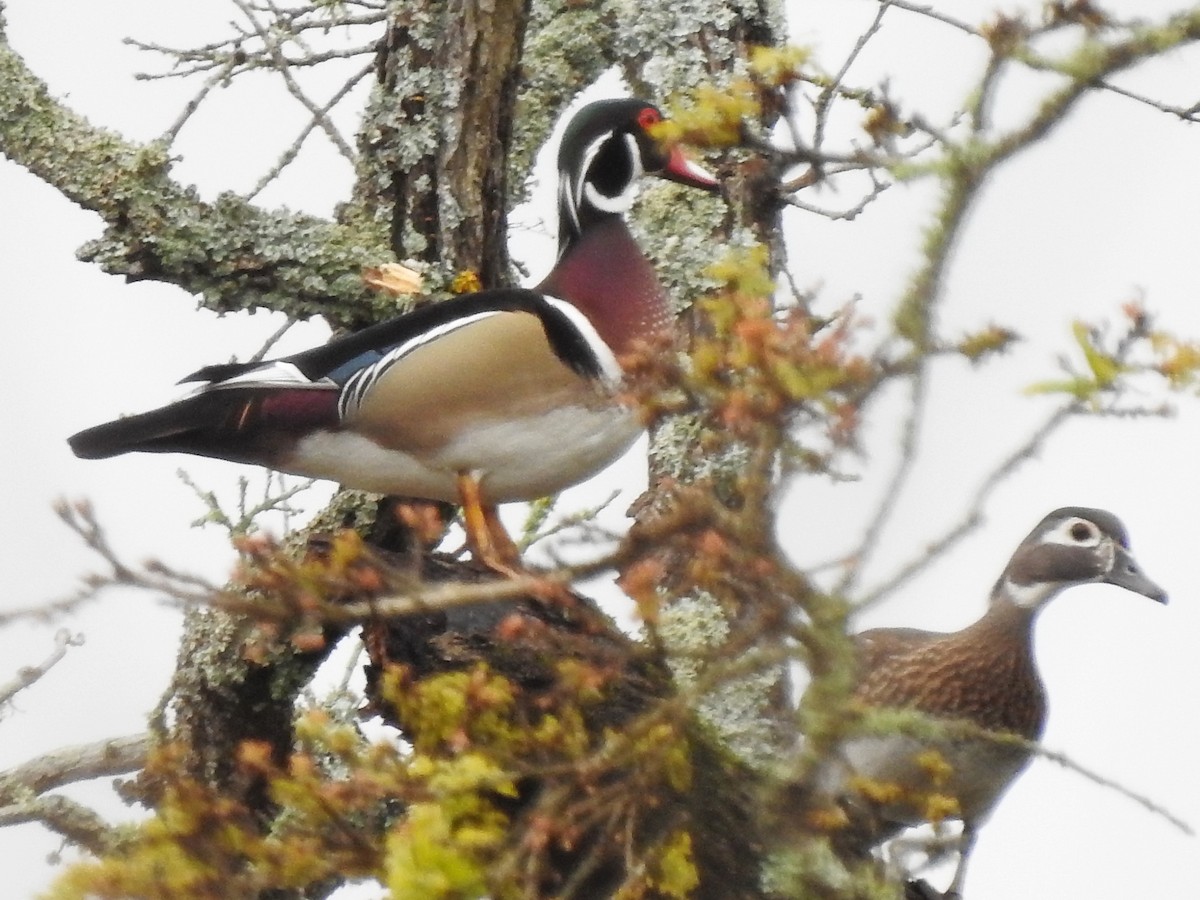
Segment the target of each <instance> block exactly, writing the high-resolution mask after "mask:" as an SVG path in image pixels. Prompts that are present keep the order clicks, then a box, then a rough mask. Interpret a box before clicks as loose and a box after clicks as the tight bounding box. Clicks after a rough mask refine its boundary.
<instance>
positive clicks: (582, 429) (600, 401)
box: [69, 99, 717, 571]
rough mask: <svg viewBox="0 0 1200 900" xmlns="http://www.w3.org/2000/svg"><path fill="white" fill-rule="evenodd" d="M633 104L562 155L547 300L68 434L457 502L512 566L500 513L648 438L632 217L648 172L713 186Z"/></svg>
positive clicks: (510, 298) (467, 303)
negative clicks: (637, 365) (636, 378)
mask: <svg viewBox="0 0 1200 900" xmlns="http://www.w3.org/2000/svg"><path fill="white" fill-rule="evenodd" d="M661 120H662V115H661V114H660V113H659V111H658V110H657V109H656V108H655V107H653V106H651V105H650V104H648V103H645V102H643V101H640V100H634V99H620V100H604V101H600V102H597V103H592V104H590V105H588V106H585V107H584V108H583V109H581V110H580V111H579V112H578V113H577V114H576V115H575V116H574V118H573V119H572V120H571V122H570V123H569V125H568V126H567V128H566V130H565V132H564V135H563V139H562V143H561V145H560V149H559V154H558V177H559V191H558V215H559V250H558V259H557V262H556V264H555V266H554V268H553V270H552V271H551V272H550V274H549V275H548V276H547V277H546V278H545V279H544V280H543V281H542V282H541V284H539V285H537V287H535V288H534V289H533V290H523V289H498V290H485V291H480V292H477V293H474V294H469V295H464V296H460V297H456V298H453V299H451V300H449V301H446V302H444V303H438V304H433V305H430V306H426V307H422V308H419V309H417V310H415V311H413V312H411V313H408V314H406V315H402V316H399V317H397V318H395V319H392V320H390V321H387V322H382V323H380V324H378V325H375V326H373V327H370V328H367V329H365V330H363V331H359V332H356V333H354V334H350V335H346V336H344V337H340V338H337V339H335V340H332V341H330V342H329V343H327V344H325V345H323V346H320V347H315V348H313V349H311V350H307V351H305V352H303V353H297V354H295V355H292V356H287V357H283V358H281V359H276V360H268V361H264V362H256V363H231V364H224V365H214V366H208V367H206V368H203V369H201V370H200V371H198V372H195V373H194V374H192V375H189V376H188V377H186V378H184V379H183V380H182V381H181V382H180V384H182V385H185V386H186V387H187V388H188V392H187V394H186V395H185V396H184V397H183V398H181V399H180V400H178V401H176V402H174V403H171V404H169V405H167V406H164V407H160V408H158V409H154V410H151V411H149V412H145V413H141V414H139V415H134V416H129V417H127V418H121V419H117V420H115V421H112V422H108V423H106V424H103V425H98V426H96V427H94V428H89V429H87V430H85V431H81V432H79V433H78V434H76V435H74V436H73V437H71V438H70V439H69V440H70V444H71V448H72V450H74V452H75V454H76V455H77V456H80V457H83V458H87V459H95V458H102V457H109V456H115V455H118V454H121V453H128V452H132V451H143V452H160V453H165V452H179V453H193V454H197V455H200V456H211V457H216V458H218V459H227V460H232V461H235V462H242V463H254V464H258V465H264V466H268V467H270V468H273V469H278V470H280V471H284V472H291V473H294V474H297V475H304V476H309V477H316V478H328V479H331V480H334V481H338V482H340V483H342V484H343V485H345V486H348V487H352V488H358V489H361V490H366V491H373V492H378V493H385V494H397V495H403V496H410V497H421V498H426V499H430V500H446V501H452V502H453V501H457V502H460V503H461V504H462V505H463V508H464V518H465V521H466V527H467V534H468V541H469V542H470V544H471V547H472V550H473V552H474V553H475V555H476V557H477V558H479V559H480V560H481V561H482V562H485V563H487V564H489V565H491V566H492V567H493V568H497V569H500V570H502V571H506V570H509V569H510V568H511V567H512V565H513V564H514V563H515V562H516V548H515V546H514V545H513V544H512V541H511V539H509V538H508V536H507V534H506V533H505V532H504V530H503V528H502V527H501V526H500V523H499V520H498V518H497V517H496V514H495V506H494V504H497V503H505V502H508V501H514V500H532V499H535V498H537V497H541V496H544V495H546V494H551V493H554V492H556V491H559V490H562V489H563V488H566V487H569V486H571V485H573V484H576V483H578V482H581V481H584V480H586V479H587V478H589V477H590V476H591V475H593V474H595V473H596V472H598V471H599V470H600V469H602V468H604V467H605V466H606V465H608V464H609V463H610V462H612V461H613V460H615V459H617V458H618V457H619V456H620V455H621V454H622V453H623V452H624V451H625V450H626V449H628V447H629V445H630V444H631V443H632V442H633V441H634V440H635V439H636V437H637V435H638V434H639V433H640V431H641V427H640V425H639V424H638V422H637V420H636V418H635V416H634V415H633V414H632V413H631V411H630V410H628V409H626V408H624V407H623V406H621V405H619V404H618V403H617V402H616V401H615V400H614V388H615V386H616V385H617V384H618V383H619V382H620V380H621V378H622V370H621V366H620V363H619V361H618V360H619V357H620V356H621V355H622V354H624V353H626V352H627V351H629V350H630V349H631V348H632V347H633V346H634V345H635V343H636V342H637V341H639V340H640V339H650V338H653V337H654V336H655V335H656V334H657V333H659V332H662V331H664V330H666V329H669V328H670V325H671V319H670V310H669V306H668V304H667V298H666V296H665V292H664V290H663V288H662V286H661V284H660V283H659V281H658V278H657V277H656V275H655V273H654V270H653V268H652V266H651V265H650V262H649V261H648V260H647V259H646V257H645V256H644V255H643V254H642V253H641V251H640V250H639V249H638V247H637V245H636V243H635V242H634V240H633V238H632V236H631V235H630V233H629V230H628V228H627V227H626V225H625V222H624V220H623V213H625V212H626V211H627V210H628V209H629V207H630V206H631V205H632V203H633V200H634V196H635V193H636V190H637V187H638V182H639V181H640V179H641V176H642V175H643V174H651V175H657V176H660V177H662V178H666V179H669V180H672V181H676V182H680V183H683V184H687V185H692V186H694V187H698V188H701V189H704V190H707V191H714V190H716V189H717V182H716V181H715V180H714V178H713V177H712V176H711V175H709V174H708V173H707V172H705V171H704V170H703V169H701V168H700V167H698V166H696V165H695V164H693V163H692V162H690V161H689V160H688V159H687V157H686V156H685V155H684V154H683V153H682V151H680V150H679V149H678V148H677V147H675V148H664V147H662V146H660V145H659V143H658V142H657V141H656V140H655V139H654V138H653V137H652V136H651V134H650V128H651V126H652V125H654V124H655V123H657V122H659V121H661Z"/></svg>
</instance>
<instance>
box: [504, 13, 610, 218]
mask: <svg viewBox="0 0 1200 900" xmlns="http://www.w3.org/2000/svg"><path fill="white" fill-rule="evenodd" d="M615 36H616V28H615V17H614V14H613V10H612V4H611V3H608V2H605V0H583V2H575V0H533V2H532V4H531V6H530V18H529V35H528V38H527V39H526V41H525V53H524V55H523V57H522V64H521V83H520V89H519V94H518V98H517V117H516V127H515V129H514V132H513V143H512V148H511V150H510V152H509V157H508V159H509V169H508V171H509V179H510V192H509V193H510V195H511V197H512V200H513V202H514V203H516V202H520V201H522V200H524V199H525V197H526V191H525V181H526V178H527V176H528V174H529V172H530V170H531V169H532V168H533V157H534V154H535V153H537V151H538V149H539V148H540V147H541V146H542V144H543V143H544V142H545V140H546V137H547V135H549V134H550V130H551V129H552V128H553V127H554V123H555V122H557V121H558V119H559V117H560V116H561V115H562V112H563V110H564V109H566V107H567V105H568V104H569V103H570V102H571V101H572V100H573V99H574V98H575V96H576V95H577V94H578V93H579V92H580V91H582V90H583V89H584V88H586V87H587V86H588V85H590V84H591V83H592V82H594V81H595V80H596V79H597V78H599V77H600V75H601V74H602V73H603V72H604V71H605V70H606V69H608V68H609V67H611V66H612V65H614V63H615V62H616V56H615V54H614V51H613V42H614V39H615Z"/></svg>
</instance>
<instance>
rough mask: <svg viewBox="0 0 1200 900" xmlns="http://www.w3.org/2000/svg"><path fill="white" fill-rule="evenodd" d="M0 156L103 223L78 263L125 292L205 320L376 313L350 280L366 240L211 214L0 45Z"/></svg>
mask: <svg viewBox="0 0 1200 900" xmlns="http://www.w3.org/2000/svg"><path fill="white" fill-rule="evenodd" d="M0 153H3V154H4V155H5V156H7V157H8V158H9V159H11V160H13V161H14V162H16V163H18V164H20V165H22V166H24V167H25V168H27V169H29V171H30V172H32V173H33V174H34V175H36V176H37V177H39V178H41V179H42V180H43V181H45V182H46V183H47V184H50V185H53V186H54V187H55V188H57V189H58V190H59V191H60V192H61V193H62V194H63V196H65V197H67V198H68V199H69V200H71V201H73V202H75V203H77V204H79V205H80V206H82V207H83V208H84V209H89V210H93V211H95V212H97V213H99V214H100V216H101V218H102V219H103V220H104V234H103V236H102V237H100V238H98V239H96V240H94V241H90V242H89V243H87V244H86V245H84V246H83V247H82V248H81V249H80V251H79V256H80V258H81V259H82V260H84V261H85V262H94V263H96V264H98V265H99V266H100V267H101V268H102V269H103V270H104V271H105V272H109V273H111V274H114V275H123V276H125V277H126V278H127V279H129V280H130V281H139V280H144V279H153V280H155V281H164V282H167V283H170V284H175V285H178V286H179V287H181V288H183V289H184V290H186V291H190V292H192V293H195V294H199V295H201V298H202V299H201V302H202V303H203V305H205V306H207V307H208V308H210V309H213V310H217V311H221V312H227V311H233V310H241V309H254V308H258V307H265V308H268V309H276V310H280V311H282V312H285V313H287V314H288V315H290V316H293V317H295V318H308V317H310V316H313V315H324V316H326V318H328V319H329V320H330V321H331V322H332V323H333V324H335V325H339V324H347V323H351V322H354V321H356V320H361V319H362V317H363V310H364V309H368V310H369V309H372V308H373V306H374V304H378V303H380V301H379V300H378V298H377V297H372V296H371V294H370V292H369V291H368V289H367V288H366V287H365V286H364V284H363V283H362V279H361V278H360V277H359V274H360V272H361V271H362V269H363V267H364V266H368V265H375V264H378V263H379V262H380V261H382V260H386V259H387V258H388V256H387V245H386V243H385V242H384V241H382V240H381V239H380V238H381V236H380V235H379V234H378V233H376V232H373V231H372V230H371V229H369V228H361V227H351V226H346V225H339V224H336V223H333V222H328V221H324V220H322V219H319V218H316V217H314V216H306V215H302V214H299V213H294V212H290V211H288V210H264V209H260V208H258V207H256V206H254V205H253V204H250V203H247V202H245V201H244V200H242V199H240V198H238V197H236V196H233V195H228V194H227V195H223V196H221V197H219V198H218V199H217V200H216V201H214V202H211V203H209V202H205V201H202V200H201V199H200V197H199V196H198V194H197V193H196V191H195V190H194V189H193V188H190V187H187V186H184V185H180V184H178V183H177V182H175V181H174V180H173V179H172V178H171V174H170V168H171V165H170V158H169V156H168V153H167V151H166V149H165V148H163V147H162V146H159V145H157V144H135V143H132V142H130V141H127V140H125V139H124V138H122V137H121V136H120V135H117V134H115V133H113V132H111V131H108V130H106V129H104V128H100V127H98V126H96V125H93V124H92V123H90V122H88V121H87V119H85V118H84V117H83V116H80V115H79V114H78V113H76V112H74V111H72V110H71V109H69V108H68V107H67V106H65V105H64V104H62V103H60V102H59V101H57V100H56V99H55V98H53V97H52V96H51V95H50V92H49V90H48V88H47V87H46V85H45V83H43V82H42V81H41V80H39V79H38V78H37V77H36V76H34V75H33V73H32V72H30V71H29V69H28V67H27V66H26V65H25V62H24V60H22V59H21V57H20V56H19V55H18V54H17V53H16V52H14V51H13V49H12V48H11V47H10V46H9V45H8V44H7V43H6V42H5V41H4V36H3V34H2V33H0Z"/></svg>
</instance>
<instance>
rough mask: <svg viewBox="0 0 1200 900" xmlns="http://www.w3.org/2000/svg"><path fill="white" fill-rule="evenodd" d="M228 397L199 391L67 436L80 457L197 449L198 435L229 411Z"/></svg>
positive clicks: (217, 425) (211, 428)
mask: <svg viewBox="0 0 1200 900" xmlns="http://www.w3.org/2000/svg"><path fill="white" fill-rule="evenodd" d="M229 399H230V398H228V397H220V396H214V395H212V394H199V395H197V396H195V397H188V398H187V399H185V400H180V401H179V402H178V403H172V404H170V405H169V406H163V407H160V408H159V409H152V410H150V411H149V412H144V413H140V414H138V415H136V416H126V417H125V418H121V419H115V420H114V421H112V422H105V423H104V424H103V425H96V426H95V427H93V428H86V429H84V430H83V431H81V432H79V433H78V434H73V435H71V437H69V438H67V443H69V444H70V445H71V450H73V451H74V453H75V455H76V456H78V457H80V458H81V459H106V458H107V457H110V456H119V455H121V454H122V453H133V452H136V451H141V452H149V453H167V452H171V451H182V452H184V453H187V452H191V453H195V452H197V450H196V449H194V448H195V446H196V443H197V438H200V441H201V442H203V438H202V436H203V435H206V434H211V433H212V432H213V431H214V430H216V429H219V428H220V425H221V423H222V422H223V421H225V420H226V419H227V417H228V416H229V413H230V403H229Z"/></svg>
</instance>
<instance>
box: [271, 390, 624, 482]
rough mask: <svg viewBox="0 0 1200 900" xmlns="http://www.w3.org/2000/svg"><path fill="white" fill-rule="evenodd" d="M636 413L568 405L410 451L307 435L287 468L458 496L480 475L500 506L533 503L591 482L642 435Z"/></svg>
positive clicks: (339, 435)
mask: <svg viewBox="0 0 1200 900" xmlns="http://www.w3.org/2000/svg"><path fill="white" fill-rule="evenodd" d="M641 431H642V428H641V425H640V424H638V422H637V419H636V417H635V416H634V415H633V414H632V413H631V412H630V411H629V410H627V409H625V408H622V407H619V406H615V405H602V406H598V407H597V408H587V407H584V406H574V405H573V406H565V407H558V408H555V409H552V410H550V411H548V412H545V413H542V414H539V415H536V416H527V417H524V418H520V419H516V420H497V421H492V422H487V423H484V424H482V425H479V426H476V427H472V428H470V429H467V430H464V431H463V432H462V433H460V434H459V435H457V436H456V437H454V438H453V439H451V440H450V441H449V442H448V443H446V444H445V445H443V446H441V447H440V448H438V449H437V450H436V451H432V452H427V453H425V452H423V453H420V454H417V453H406V452H403V451H398V450H389V449H386V448H384V447H381V446H380V445H379V444H377V443H375V442H374V441H372V440H371V439H370V438H366V437H363V436H361V435H358V434H355V433H353V432H349V431H324V432H317V433H315V434H312V435H309V436H307V437H305V438H303V439H302V440H301V441H300V442H299V443H298V444H297V446H296V448H295V450H294V451H293V452H292V453H291V454H290V455H289V456H288V458H287V459H286V460H284V461H282V462H281V463H280V468H283V469H285V470H287V471H291V472H294V473H296V474H298V475H307V476H309V477H313V478H328V479H330V480H332V481H338V482H340V483H342V484H344V485H346V486H347V487H351V488H357V489H359V490H364V491H373V492H375V493H380V494H400V495H405V496H411V497H424V498H427V499H430V500H447V501H451V502H453V501H456V500H457V499H458V491H457V486H456V482H455V479H456V477H457V476H458V475H459V474H460V473H463V472H470V473H473V474H475V476H476V477H477V478H479V479H480V484H481V485H482V488H483V494H484V497H485V498H486V499H487V500H488V501H490V502H492V503H508V502H510V501H514V500H533V499H536V498H538V497H544V496H546V495H547V494H554V493H557V492H558V491H561V490H563V489H564V488H567V487H570V486H571V485H574V484H578V483H579V482H581V481H586V480H587V479H588V478H590V477H591V476H592V475H594V474H596V473H597V472H599V471H600V470H601V469H603V468H604V467H605V466H607V465H608V464H609V463H611V462H614V461H615V460H616V459H618V458H619V457H620V456H621V454H623V453H624V452H625V451H626V450H627V449H629V447H630V445H631V444H632V443H633V442H634V441H635V440H636V439H637V437H638V435H639V434H641Z"/></svg>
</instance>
